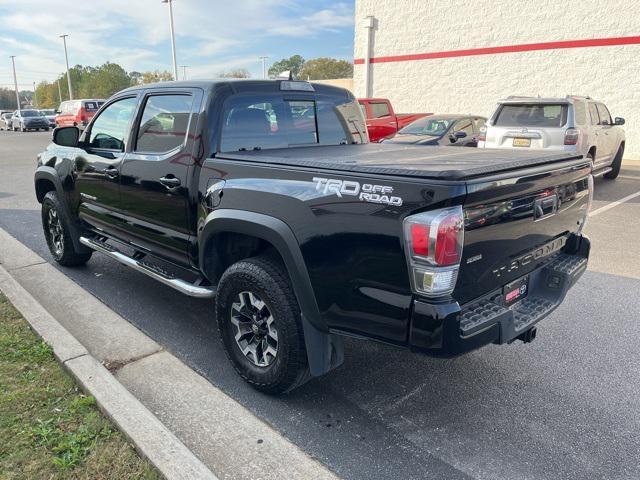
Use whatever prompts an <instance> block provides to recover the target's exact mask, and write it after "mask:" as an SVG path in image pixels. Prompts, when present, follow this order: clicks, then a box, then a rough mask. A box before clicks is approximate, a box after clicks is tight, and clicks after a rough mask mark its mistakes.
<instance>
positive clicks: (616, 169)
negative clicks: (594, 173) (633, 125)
mask: <svg viewBox="0 0 640 480" xmlns="http://www.w3.org/2000/svg"><path fill="white" fill-rule="evenodd" d="M623 156H624V145H620V148H618V153H616V156H615V158H614V159H613V163H611V171H610V172H607V173H605V174H604V175H603V176H604V178H606V179H608V180H614V179H615V178H616V177H617V176H618V175H620V169H621V168H622V157H623Z"/></svg>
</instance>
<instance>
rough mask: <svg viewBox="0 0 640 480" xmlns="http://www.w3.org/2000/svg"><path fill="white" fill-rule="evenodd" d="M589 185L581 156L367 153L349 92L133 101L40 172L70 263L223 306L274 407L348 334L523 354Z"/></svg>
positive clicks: (571, 248) (46, 220)
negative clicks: (108, 266) (520, 348)
mask: <svg viewBox="0 0 640 480" xmlns="http://www.w3.org/2000/svg"><path fill="white" fill-rule="evenodd" d="M592 182H593V180H592V176H591V163H590V161H589V159H585V158H584V157H583V156H582V155H580V154H576V153H572V152H540V151H512V150H489V149H455V148H449V147H434V148H431V149H424V148H420V147H415V146H405V145H392V144H390V145H385V144H370V143H368V136H367V131H366V126H365V122H364V118H363V116H362V112H361V110H360V108H359V105H358V102H357V100H356V99H355V98H354V97H353V95H352V94H351V93H349V92H348V91H346V90H343V89H339V88H336V87H331V86H327V85H319V84H312V83H308V82H300V81H289V80H282V81H280V80H274V81H267V80H264V81H253V80H244V81H229V80H224V81H209V82H171V83H164V84H156V85H140V86H136V87H133V88H129V89H126V90H124V91H122V92H119V93H118V94H116V95H114V96H113V97H112V98H111V99H109V100H108V101H107V102H106V103H105V104H104V105H103V106H102V107H101V108H100V110H99V112H98V113H97V114H96V115H95V117H94V118H93V119H92V120H91V122H90V123H89V124H88V126H87V128H86V129H85V130H84V131H83V132H80V131H79V130H78V129H77V128H76V127H62V128H57V129H56V130H55V131H54V133H53V143H52V144H51V145H49V146H48V147H47V149H46V150H45V151H44V152H42V153H41V154H39V156H38V166H37V170H36V173H35V191H36V196H37V198H38V201H39V202H40V203H41V204H42V224H43V228H44V236H45V238H46V241H47V244H48V246H49V249H50V251H51V254H52V256H53V258H54V259H55V260H56V261H57V262H58V263H59V264H60V265H63V266H66V267H71V266H77V265H82V264H84V263H85V262H87V261H88V260H89V259H90V258H91V255H92V254H93V253H94V252H100V253H102V254H105V255H107V256H109V257H111V258H112V259H114V260H116V261H118V262H121V263H122V264H124V265H126V266H129V267H131V268H133V269H135V270H137V271H138V272H141V273H142V274H145V275H148V276H149V277H152V278H154V279H155V280H158V281H159V282H161V283H163V284H165V285H166V286H168V287H171V288H174V289H176V290H178V291H180V292H182V293H184V294H186V295H190V296H193V297H199V298H207V299H208V298H210V299H214V300H212V301H214V302H215V321H216V322H217V324H218V327H219V331H220V336H221V340H222V343H223V346H224V349H225V351H226V353H227V355H228V357H229V359H230V361H231V363H232V364H233V366H234V368H235V369H236V371H237V372H238V373H239V374H240V375H241V376H242V377H243V378H244V379H245V380H246V381H247V382H249V383H250V384H252V385H253V386H254V387H256V388H258V389H261V390H263V391H266V392H270V393H282V392H286V391H290V390H291V389H293V388H295V387H296V386H299V385H301V384H302V383H304V382H305V381H306V380H308V379H309V378H311V377H314V376H319V375H322V374H324V373H326V372H328V371H330V370H331V369H333V368H335V367H336V366H338V365H340V364H341V363H342V361H343V357H344V354H343V342H342V339H343V337H344V336H352V337H357V338H361V339H369V340H375V341H380V342H384V343H387V344H391V345H395V346H399V347H405V348H407V349H410V350H412V351H415V352H421V353H424V354H427V355H432V356H439V357H452V356H456V355H460V354H464V353H465V352H469V351H471V350H474V349H477V348H479V347H482V346H484V345H487V344H492V343H493V344H509V343H512V342H514V341H515V340H521V341H523V342H530V341H531V340H533V338H534V337H535V334H536V326H537V323H538V322H539V321H540V320H541V319H542V318H544V317H545V316H547V315H549V313H550V312H552V311H553V310H554V309H555V308H556V307H557V306H558V305H559V304H560V303H561V302H562V300H563V299H564V297H565V295H566V293H567V291H568V290H569V289H570V288H571V287H572V286H573V285H574V283H575V282H576V281H577V279H578V278H579V277H580V276H581V274H582V273H583V272H584V271H585V269H586V266H587V259H588V256H589V246H590V243H589V240H588V239H587V238H586V237H585V236H584V235H583V234H582V231H583V227H584V224H585V221H586V219H587V213H588V210H589V206H590V203H591V197H592V191H593V186H592ZM134 288H135V287H134ZM212 321H213V314H212Z"/></svg>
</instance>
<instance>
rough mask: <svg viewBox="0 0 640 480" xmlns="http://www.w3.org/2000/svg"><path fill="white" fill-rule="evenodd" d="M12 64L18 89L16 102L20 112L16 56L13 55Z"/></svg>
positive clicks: (14, 83) (14, 82)
mask: <svg viewBox="0 0 640 480" xmlns="http://www.w3.org/2000/svg"><path fill="white" fill-rule="evenodd" d="M11 63H12V64H13V85H14V87H16V102H17V103H18V111H20V93H18V78H17V77H16V56H15V55H11Z"/></svg>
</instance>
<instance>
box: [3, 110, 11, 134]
mask: <svg viewBox="0 0 640 480" xmlns="http://www.w3.org/2000/svg"><path fill="white" fill-rule="evenodd" d="M11 117H13V112H4V113H1V114H0V130H6V131H8V130H11V129H12V127H11Z"/></svg>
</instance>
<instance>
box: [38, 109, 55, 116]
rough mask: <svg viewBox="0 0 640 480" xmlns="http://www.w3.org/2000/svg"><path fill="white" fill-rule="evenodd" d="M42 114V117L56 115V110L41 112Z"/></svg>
mask: <svg viewBox="0 0 640 480" xmlns="http://www.w3.org/2000/svg"><path fill="white" fill-rule="evenodd" d="M40 113H41V114H42V115H55V114H56V111H55V110H40Z"/></svg>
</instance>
